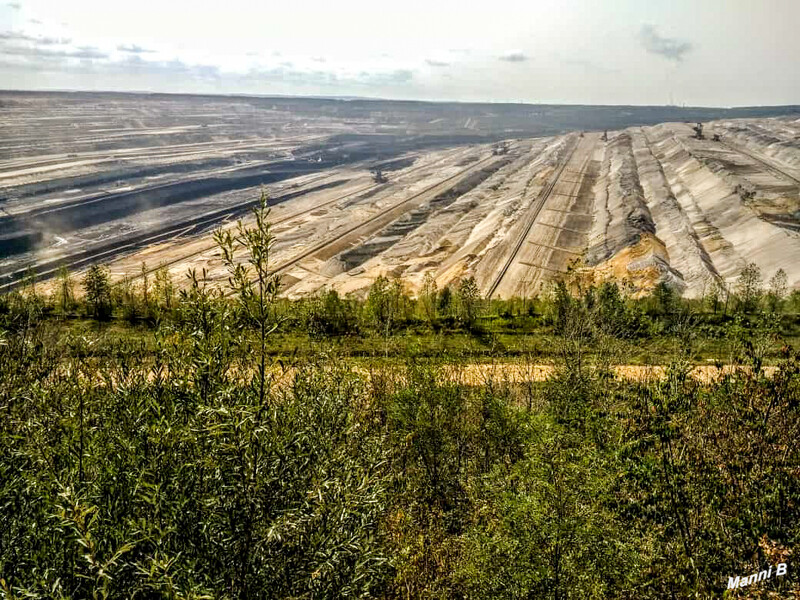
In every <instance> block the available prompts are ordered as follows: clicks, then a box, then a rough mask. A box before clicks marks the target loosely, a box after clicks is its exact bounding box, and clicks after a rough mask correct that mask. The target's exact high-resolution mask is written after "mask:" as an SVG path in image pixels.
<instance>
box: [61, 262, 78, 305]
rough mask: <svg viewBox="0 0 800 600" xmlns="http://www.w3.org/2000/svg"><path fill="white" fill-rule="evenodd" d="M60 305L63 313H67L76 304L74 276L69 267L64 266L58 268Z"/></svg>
mask: <svg viewBox="0 0 800 600" xmlns="http://www.w3.org/2000/svg"><path fill="white" fill-rule="evenodd" d="M57 294H58V306H59V308H60V309H61V314H64V315H66V314H67V313H68V312H69V311H70V310H72V307H73V306H74V304H75V290H74V289H73V283H72V278H71V277H70V275H69V270H68V269H67V267H65V266H62V267H61V268H59V269H58V292H57Z"/></svg>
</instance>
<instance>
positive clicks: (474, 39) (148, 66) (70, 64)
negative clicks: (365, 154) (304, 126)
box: [0, 0, 800, 107]
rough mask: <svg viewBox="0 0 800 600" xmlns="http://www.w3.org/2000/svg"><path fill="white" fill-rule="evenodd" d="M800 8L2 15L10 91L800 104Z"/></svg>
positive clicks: (188, 7)
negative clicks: (799, 29) (799, 27)
mask: <svg viewBox="0 0 800 600" xmlns="http://www.w3.org/2000/svg"><path fill="white" fill-rule="evenodd" d="M797 22H800V3H796V2H790V1H788V0H769V1H767V2H753V1H749V0H737V1H734V2H723V1H716V0H715V1H713V2H706V3H703V4H702V5H699V6H698V5H696V4H694V3H692V2H689V1H688V0H679V1H677V2H670V3H667V2H661V1H659V2H650V3H647V4H646V5H644V3H637V2H635V1H634V0H625V1H623V2H619V3H615V5H614V7H613V8H612V7H610V6H598V5H596V4H595V3H591V2H589V1H588V0H574V1H571V2H555V1H552V0H540V1H538V2H533V3H530V2H525V3H523V2H512V3H507V4H505V5H504V6H503V9H502V10H496V9H493V8H489V7H487V8H481V9H477V10H464V9H463V6H461V5H459V4H458V3H456V2H453V1H451V0H446V1H444V2H438V3H436V4H435V5H431V4H430V3H422V2H418V1H416V0H411V1H409V2H405V3H403V5H402V6H396V7H395V6H392V7H382V8H381V10H380V11H376V10H374V7H373V6H372V5H369V4H367V3H365V2H363V1H361V0H346V1H345V2H341V3H338V4H337V5H335V6H330V5H328V4H325V3H321V2H318V1H313V2H308V3H300V4H298V3H296V4H293V5H290V6H289V5H281V6H267V7H265V6H260V5H255V4H252V3H250V2H247V1H245V0H230V1H229V2H228V3H226V5H225V6H224V8H222V7H220V6H219V5H215V4H211V3H199V4H198V3H196V2H195V3H192V2H189V1H188V0H174V1H172V2H169V3H159V2H155V1H153V0H143V1H142V2H139V3H137V4H136V5H135V6H129V5H123V4H118V3H117V4H112V3H107V2H100V1H99V0H73V1H71V2H68V3H63V2H61V3H59V2H54V1H52V0H19V1H16V2H6V3H3V4H0V88H3V89H7V90H32V91H56V90H59V91H108V92H132V93H187V94H222V95H254V96H299V97H357V98H364V99H391V100H419V101H439V102H490V103H497V102H503V103H506V102H511V103H523V104H571V105H601V106H613V105H631V106H683V105H685V106H693V107H742V106H782V105H796V104H798V103H800V78H798V77H796V71H797V68H796V63H795V58H796V56H798V55H800V38H799V37H798V36H796V35H794V33H793V28H794V25H795V24H796V23H797Z"/></svg>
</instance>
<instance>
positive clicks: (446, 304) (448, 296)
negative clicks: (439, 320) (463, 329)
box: [438, 285, 453, 317]
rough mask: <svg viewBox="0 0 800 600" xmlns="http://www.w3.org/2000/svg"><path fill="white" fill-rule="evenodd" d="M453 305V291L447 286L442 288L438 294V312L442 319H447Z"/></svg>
mask: <svg viewBox="0 0 800 600" xmlns="http://www.w3.org/2000/svg"><path fill="white" fill-rule="evenodd" d="M452 305H453V290H451V289H450V286H449V285H446V286H444V289H442V291H441V292H440V293H439V302H438V312H439V315H440V316H442V317H449V316H450V312H451V310H452Z"/></svg>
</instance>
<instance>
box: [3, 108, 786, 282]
mask: <svg viewBox="0 0 800 600" xmlns="http://www.w3.org/2000/svg"><path fill="white" fill-rule="evenodd" d="M0 103H2V105H3V113H2V117H0V132H2V133H1V134H0V276H2V277H3V279H0V285H4V286H5V287H10V286H12V285H18V282H19V280H20V278H21V276H22V274H23V273H25V271H26V269H27V268H28V267H32V268H34V269H35V270H36V272H37V277H38V278H40V279H46V278H47V277H48V276H52V275H53V274H54V273H55V272H56V270H57V268H58V267H59V266H60V265H62V264H63V265H66V266H68V267H69V268H70V269H72V270H73V271H80V270H81V269H83V268H85V267H86V266H88V265H89V264H91V263H95V262H103V263H106V264H108V265H109V267H110V269H111V272H112V275H113V277H114V278H115V279H120V278H122V277H125V276H129V277H130V276H135V275H137V274H138V273H140V271H141V264H142V262H145V263H146V264H147V267H148V268H149V269H155V268H157V267H159V266H161V265H165V266H167V267H168V268H169V270H170V272H171V273H172V274H173V278H174V280H175V281H176V282H178V283H180V282H181V281H183V280H185V277H183V275H184V274H185V272H186V271H187V269H188V268H190V267H198V268H205V269H206V270H207V274H208V277H209V278H210V279H212V280H214V281H224V280H226V279H227V272H226V271H225V270H224V268H223V267H222V264H221V262H220V260H219V257H218V255H217V254H218V253H217V250H216V249H215V247H214V244H213V240H212V237H211V233H212V231H213V230H214V229H215V228H217V227H219V226H223V227H226V226H231V225H232V224H233V222H234V221H235V220H236V219H237V218H239V217H244V218H245V219H247V214H248V211H249V209H250V208H252V206H254V205H255V203H256V201H257V200H258V196H259V189H260V188H261V187H262V186H263V189H265V190H266V191H267V192H268V193H269V195H270V198H271V202H270V203H271V205H272V213H271V217H270V220H271V221H272V222H273V228H274V229H273V231H274V233H275V235H276V243H275V246H274V256H273V261H272V264H273V265H274V268H275V269H276V270H277V271H279V272H280V273H281V275H282V282H283V292H284V293H285V294H286V295H288V296H292V297H296V296H302V295H306V294H313V293H315V292H317V291H318V290H320V289H322V288H335V289H337V290H339V291H342V292H354V293H363V292H364V291H365V290H366V289H367V288H368V286H369V285H370V284H371V282H372V281H373V280H374V279H375V277H377V276H378V275H381V274H383V275H387V276H389V277H399V278H402V279H403V281H404V282H405V285H406V286H408V287H409V288H410V291H412V292H413V291H414V289H415V288H416V287H417V286H418V285H419V284H420V283H421V281H422V279H423V277H424V276H425V274H426V273H429V272H430V273H432V274H433V275H434V276H435V278H436V281H437V283H438V284H439V286H443V285H446V284H448V283H452V282H455V281H457V280H459V279H461V278H463V277H468V276H474V277H475V279H476V281H477V283H478V285H479V287H480V288H481V290H482V292H483V293H484V294H485V295H487V296H491V297H510V296H515V295H528V294H532V293H537V292H540V291H542V290H544V289H546V288H547V286H548V285H549V284H550V282H552V281H553V280H555V279H556V278H559V277H563V276H564V274H565V273H567V272H568V271H569V272H570V277H573V278H577V279H578V280H583V281H601V280H603V279H607V278H614V279H617V280H620V281H625V282H627V283H628V284H629V285H630V286H631V287H632V289H633V290H634V291H635V292H646V291H648V290H650V289H652V287H653V286H654V285H655V284H656V283H657V282H659V281H664V282H667V283H668V284H670V285H671V286H673V287H674V288H675V289H677V290H678V291H680V292H681V293H683V294H684V295H686V296H700V295H702V294H703V293H705V292H706V291H708V290H709V289H710V287H711V286H712V285H713V283H714V282H715V281H720V282H727V283H731V282H732V281H734V280H735V279H736V277H737V276H738V275H739V273H740V271H741V269H742V267H743V266H744V265H745V264H746V263H748V262H755V263H756V264H757V265H758V266H759V267H760V268H761V271H762V274H763V276H764V277H765V278H769V277H771V276H772V275H773V274H774V273H775V272H776V271H777V270H778V269H781V268H782V269H783V270H784V271H785V272H786V273H787V276H788V280H789V285H790V286H791V287H800V112H798V109H797V108H796V107H794V108H793V107H784V108H782V109H744V110H743V111H739V112H736V111H734V112H731V111H724V110H716V112H714V110H713V109H669V108H664V109H661V111H662V112H660V113H659V112H658V111H657V110H656V109H652V108H631V107H627V110H622V108H620V107H538V106H525V105H447V104H442V105H438V104H430V103H400V102H373V103H372V104H370V103H369V102H367V101H343V100H339V101H336V100H308V99H241V98H239V99H232V98H224V97H217V98H211V97H209V98H202V97H162V96H154V97H146V96H134V95H113V94H109V95H102V94H81V95H74V96H70V95H68V94H63V95H58V94H27V95H26V94H21V93H20V94H8V93H4V94H0ZM770 110H771V111H772V113H775V114H779V113H785V114H784V115H783V116H768V115H770V114H772V113H770ZM670 111H672V112H670ZM681 111H683V112H681ZM693 111H694V112H693ZM748 111H749V112H748ZM673 113H676V114H673ZM670 117H671V118H672V119H676V118H678V119H680V120H681V121H689V120H691V121H692V122H691V123H687V122H674V121H673V122H669V121H670ZM714 117H722V118H716V119H715V118H714ZM741 117H744V118H741ZM697 119H702V120H703V121H704V123H703V125H704V126H703V135H702V137H698V136H697V135H696V132H695V130H694V129H693V125H694V121H695V120H697ZM659 120H664V121H667V122H663V123H658V121H659ZM648 123H650V124H648ZM629 125H630V126H629ZM604 131H605V132H606V133H604ZM376 169H380V170H381V172H382V174H383V177H382V178H379V177H376V176H375V175H374V171H375V170H376Z"/></svg>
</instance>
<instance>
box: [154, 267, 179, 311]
mask: <svg viewBox="0 0 800 600" xmlns="http://www.w3.org/2000/svg"><path fill="white" fill-rule="evenodd" d="M155 279H156V281H155V289H154V291H153V293H154V295H155V297H156V302H163V305H164V308H166V309H167V310H171V309H172V302H173V299H174V297H175V286H173V284H172V278H171V277H170V274H169V271H168V270H167V267H166V266H161V267H160V268H159V269H158V270H157V271H156V275H155Z"/></svg>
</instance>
